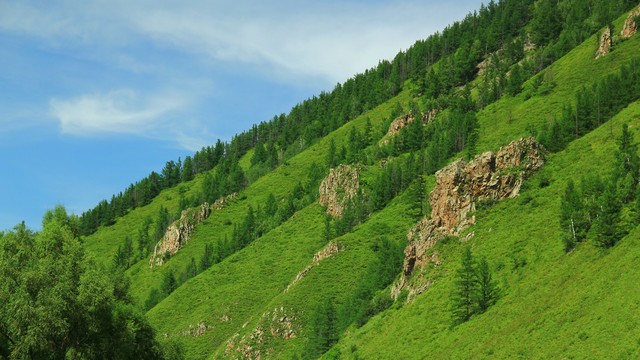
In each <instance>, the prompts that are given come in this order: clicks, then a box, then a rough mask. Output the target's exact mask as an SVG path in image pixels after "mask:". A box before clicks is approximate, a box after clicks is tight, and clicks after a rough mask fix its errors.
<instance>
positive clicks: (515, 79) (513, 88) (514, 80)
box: [507, 64, 524, 96]
mask: <svg viewBox="0 0 640 360" xmlns="http://www.w3.org/2000/svg"><path fill="white" fill-rule="evenodd" d="M523 82H524V80H523V75H522V69H521V67H520V65H518V64H516V65H515V66H514V67H513V69H512V70H511V74H510V75H509V82H508V83H507V93H509V95H511V96H515V95H517V94H519V93H520V91H522V83H523Z"/></svg>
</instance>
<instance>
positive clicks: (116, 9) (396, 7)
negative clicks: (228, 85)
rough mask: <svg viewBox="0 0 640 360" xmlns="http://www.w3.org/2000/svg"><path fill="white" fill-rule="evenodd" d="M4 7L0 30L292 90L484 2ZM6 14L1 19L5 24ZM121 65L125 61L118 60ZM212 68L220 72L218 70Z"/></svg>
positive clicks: (333, 77) (366, 60)
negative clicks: (157, 56)
mask: <svg viewBox="0 0 640 360" xmlns="http://www.w3.org/2000/svg"><path fill="white" fill-rule="evenodd" d="M56 5H57V6H50V7H49V8H42V7H41V6H35V5H34V6H29V5H25V4H24V3H8V4H4V5H2V4H0V29H2V28H4V29H8V30H12V31H22V32H26V33H31V34H34V35H37V36H41V37H46V38H54V39H60V40H62V39H66V40H69V39H72V40H75V41H77V42H80V43H82V44H87V43H93V44H96V45H98V46H106V47H113V46H115V47H118V46H122V44H123V43H125V44H130V43H132V42H135V41H148V40H152V41H153V42H155V43H156V44H157V45H159V46H162V47H166V46H169V47H172V48H174V49H179V50H180V51H184V52H187V53H190V54H195V55H196V56H203V57H205V58H209V59H211V60H214V61H228V62H241V63H246V64H253V65H258V66H260V67H262V68H263V72H264V73H265V75H267V76H269V75H268V74H273V73H274V72H275V73H276V74H277V76H278V77H279V78H281V79H283V80H285V81H288V82H291V81H292V80H293V81H299V80H301V79H303V78H304V77H310V76H311V77H321V78H323V79H324V80H325V81H327V82H328V83H335V82H337V81H342V80H345V79H346V78H347V77H349V76H351V75H353V74H355V73H356V72H360V71H363V70H364V69H365V68H367V67H370V66H373V65H375V64H376V62H377V61H378V60H379V59H382V58H390V57H392V56H394V55H395V53H396V52H397V51H398V50H400V49H401V48H407V47H408V46H410V45H411V44H412V43H413V42H414V41H415V40H416V39H417V38H419V37H426V36H427V35H429V34H430V33H432V32H434V31H436V30H439V29H441V28H442V27H443V26H444V25H446V24H447V23H449V22H450V21H451V19H450V18H447V17H443V16H441V14H442V13H450V12H451V9H452V8H459V9H461V10H458V11H460V12H461V16H463V14H464V12H466V11H469V10H471V9H473V8H475V7H477V6H478V5H479V1H473V0H452V1H449V2H447V3H445V4H443V3H442V2H435V1H434V2H424V1H415V0H405V1H393V2H391V3H369V2H348V1H347V2H340V3H338V2H331V1H329V2H322V3H317V2H306V1H277V2H264V1H252V0H247V1H242V2H225V1H216V2H210V1H197V0H196V1H189V2H182V1H136V2H131V1H118V0H111V1H95V2H90V3H75V2H74V3H73V4H71V3H68V4H65V2H62V4H56ZM2 14H4V15H2ZM117 57H118V58H117V59H116V60H118V61H122V59H127V62H129V61H132V60H133V59H128V58H127V56H126V55H122V54H119V55H117ZM214 66H215V64H214Z"/></svg>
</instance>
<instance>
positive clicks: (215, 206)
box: [211, 192, 238, 210]
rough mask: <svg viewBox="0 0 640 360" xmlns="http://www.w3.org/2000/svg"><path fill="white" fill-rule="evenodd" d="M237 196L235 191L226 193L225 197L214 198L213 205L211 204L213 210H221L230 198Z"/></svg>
mask: <svg viewBox="0 0 640 360" xmlns="http://www.w3.org/2000/svg"><path fill="white" fill-rule="evenodd" d="M236 197H238V193H237V192H235V193H233V194H231V195H227V196H225V197H221V198H220V199H218V200H216V201H214V202H213V205H212V206H211V207H212V208H213V209H214V210H222V209H224V206H225V204H226V203H227V202H229V201H230V200H232V199H234V198H236Z"/></svg>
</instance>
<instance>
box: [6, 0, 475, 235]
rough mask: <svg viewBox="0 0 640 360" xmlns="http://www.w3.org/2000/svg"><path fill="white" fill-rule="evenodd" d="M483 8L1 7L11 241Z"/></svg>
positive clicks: (282, 4) (380, 4) (469, 2)
mask: <svg viewBox="0 0 640 360" xmlns="http://www.w3.org/2000/svg"><path fill="white" fill-rule="evenodd" d="M480 4H481V2H480V1H477V0H449V1H446V2H443V1H433V0H425V1H414V0H406V1H404V0H398V1H364V0H359V1H358V0H354V1H322V2H321V1H302V0H295V1H282V0H278V1H268V2H267V1H254V0H247V1H200V0H192V1H163V0H153V1H151V0H138V1H130V0H122V1H121V0H109V1H103V0H96V1H7V0H0V231H1V230H6V229H11V228H12V227H13V226H15V225H16V224H18V223H20V222H21V221H25V223H26V224H27V226H29V227H31V228H32V229H36V230H37V229H39V228H41V219H42V215H43V214H44V212H45V211H46V210H47V209H51V208H53V207H54V206H56V205H58V204H61V205H64V206H65V207H66V208H67V210H68V211H69V212H73V213H75V214H78V215H79V214H81V213H82V212H83V211H86V210H88V209H90V208H93V207H94V206H95V205H96V204H97V203H98V202H99V201H101V200H102V199H110V198H111V196H112V195H113V194H116V193H119V192H120V191H123V190H124V189H126V188H127V187H128V186H129V184H131V183H135V182H136V181H139V180H141V179H142V178H144V177H145V176H147V175H148V174H149V173H150V172H151V171H156V172H160V171H161V170H162V168H163V167H164V164H165V162H167V161H169V160H177V159H178V158H179V157H180V158H182V159H184V157H185V156H187V155H192V154H193V153H194V152H195V151H197V150H199V149H200V148H201V147H202V146H206V145H212V144H214V143H215V142H216V140H217V139H221V140H223V141H229V140H230V139H231V138H232V136H233V135H234V134H236V133H240V132H242V131H244V130H247V129H249V128H250V127H251V125H252V124H254V123H259V122H261V121H268V120H270V119H272V118H273V116H274V115H277V114H281V113H288V112H289V110H290V109H291V107H293V106H294V105H296V104H297V103H299V102H302V101H303V100H305V99H307V98H309V97H312V96H313V95H317V94H319V93H320V92H321V91H331V90H332V89H333V88H334V87H335V85H336V84H337V83H338V82H344V81H345V80H347V79H348V78H350V77H352V76H353V75H355V74H356V73H360V72H364V70H366V69H368V68H371V67H373V66H376V65H377V64H378V62H379V60H382V59H388V60H391V59H393V57H394V56H395V55H396V54H397V53H398V51H400V50H405V49H407V48H408V47H410V46H411V45H412V44H413V43H414V42H415V41H416V40H419V39H425V38H426V37H428V36H429V35H430V34H433V33H435V32H436V31H441V30H442V29H443V28H444V27H445V26H447V25H448V24H451V23H452V22H453V21H457V20H462V19H463V18H464V17H465V16H466V14H468V13H469V12H471V11H473V10H476V9H478V8H479V7H480Z"/></svg>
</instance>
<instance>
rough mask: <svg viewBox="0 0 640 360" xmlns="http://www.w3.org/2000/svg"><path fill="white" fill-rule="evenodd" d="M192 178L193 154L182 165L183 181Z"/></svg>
mask: <svg viewBox="0 0 640 360" xmlns="http://www.w3.org/2000/svg"><path fill="white" fill-rule="evenodd" d="M191 179H193V161H192V160H191V156H187V157H186V158H185V159H184V164H183V165H182V182H187V181H190V180H191Z"/></svg>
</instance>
